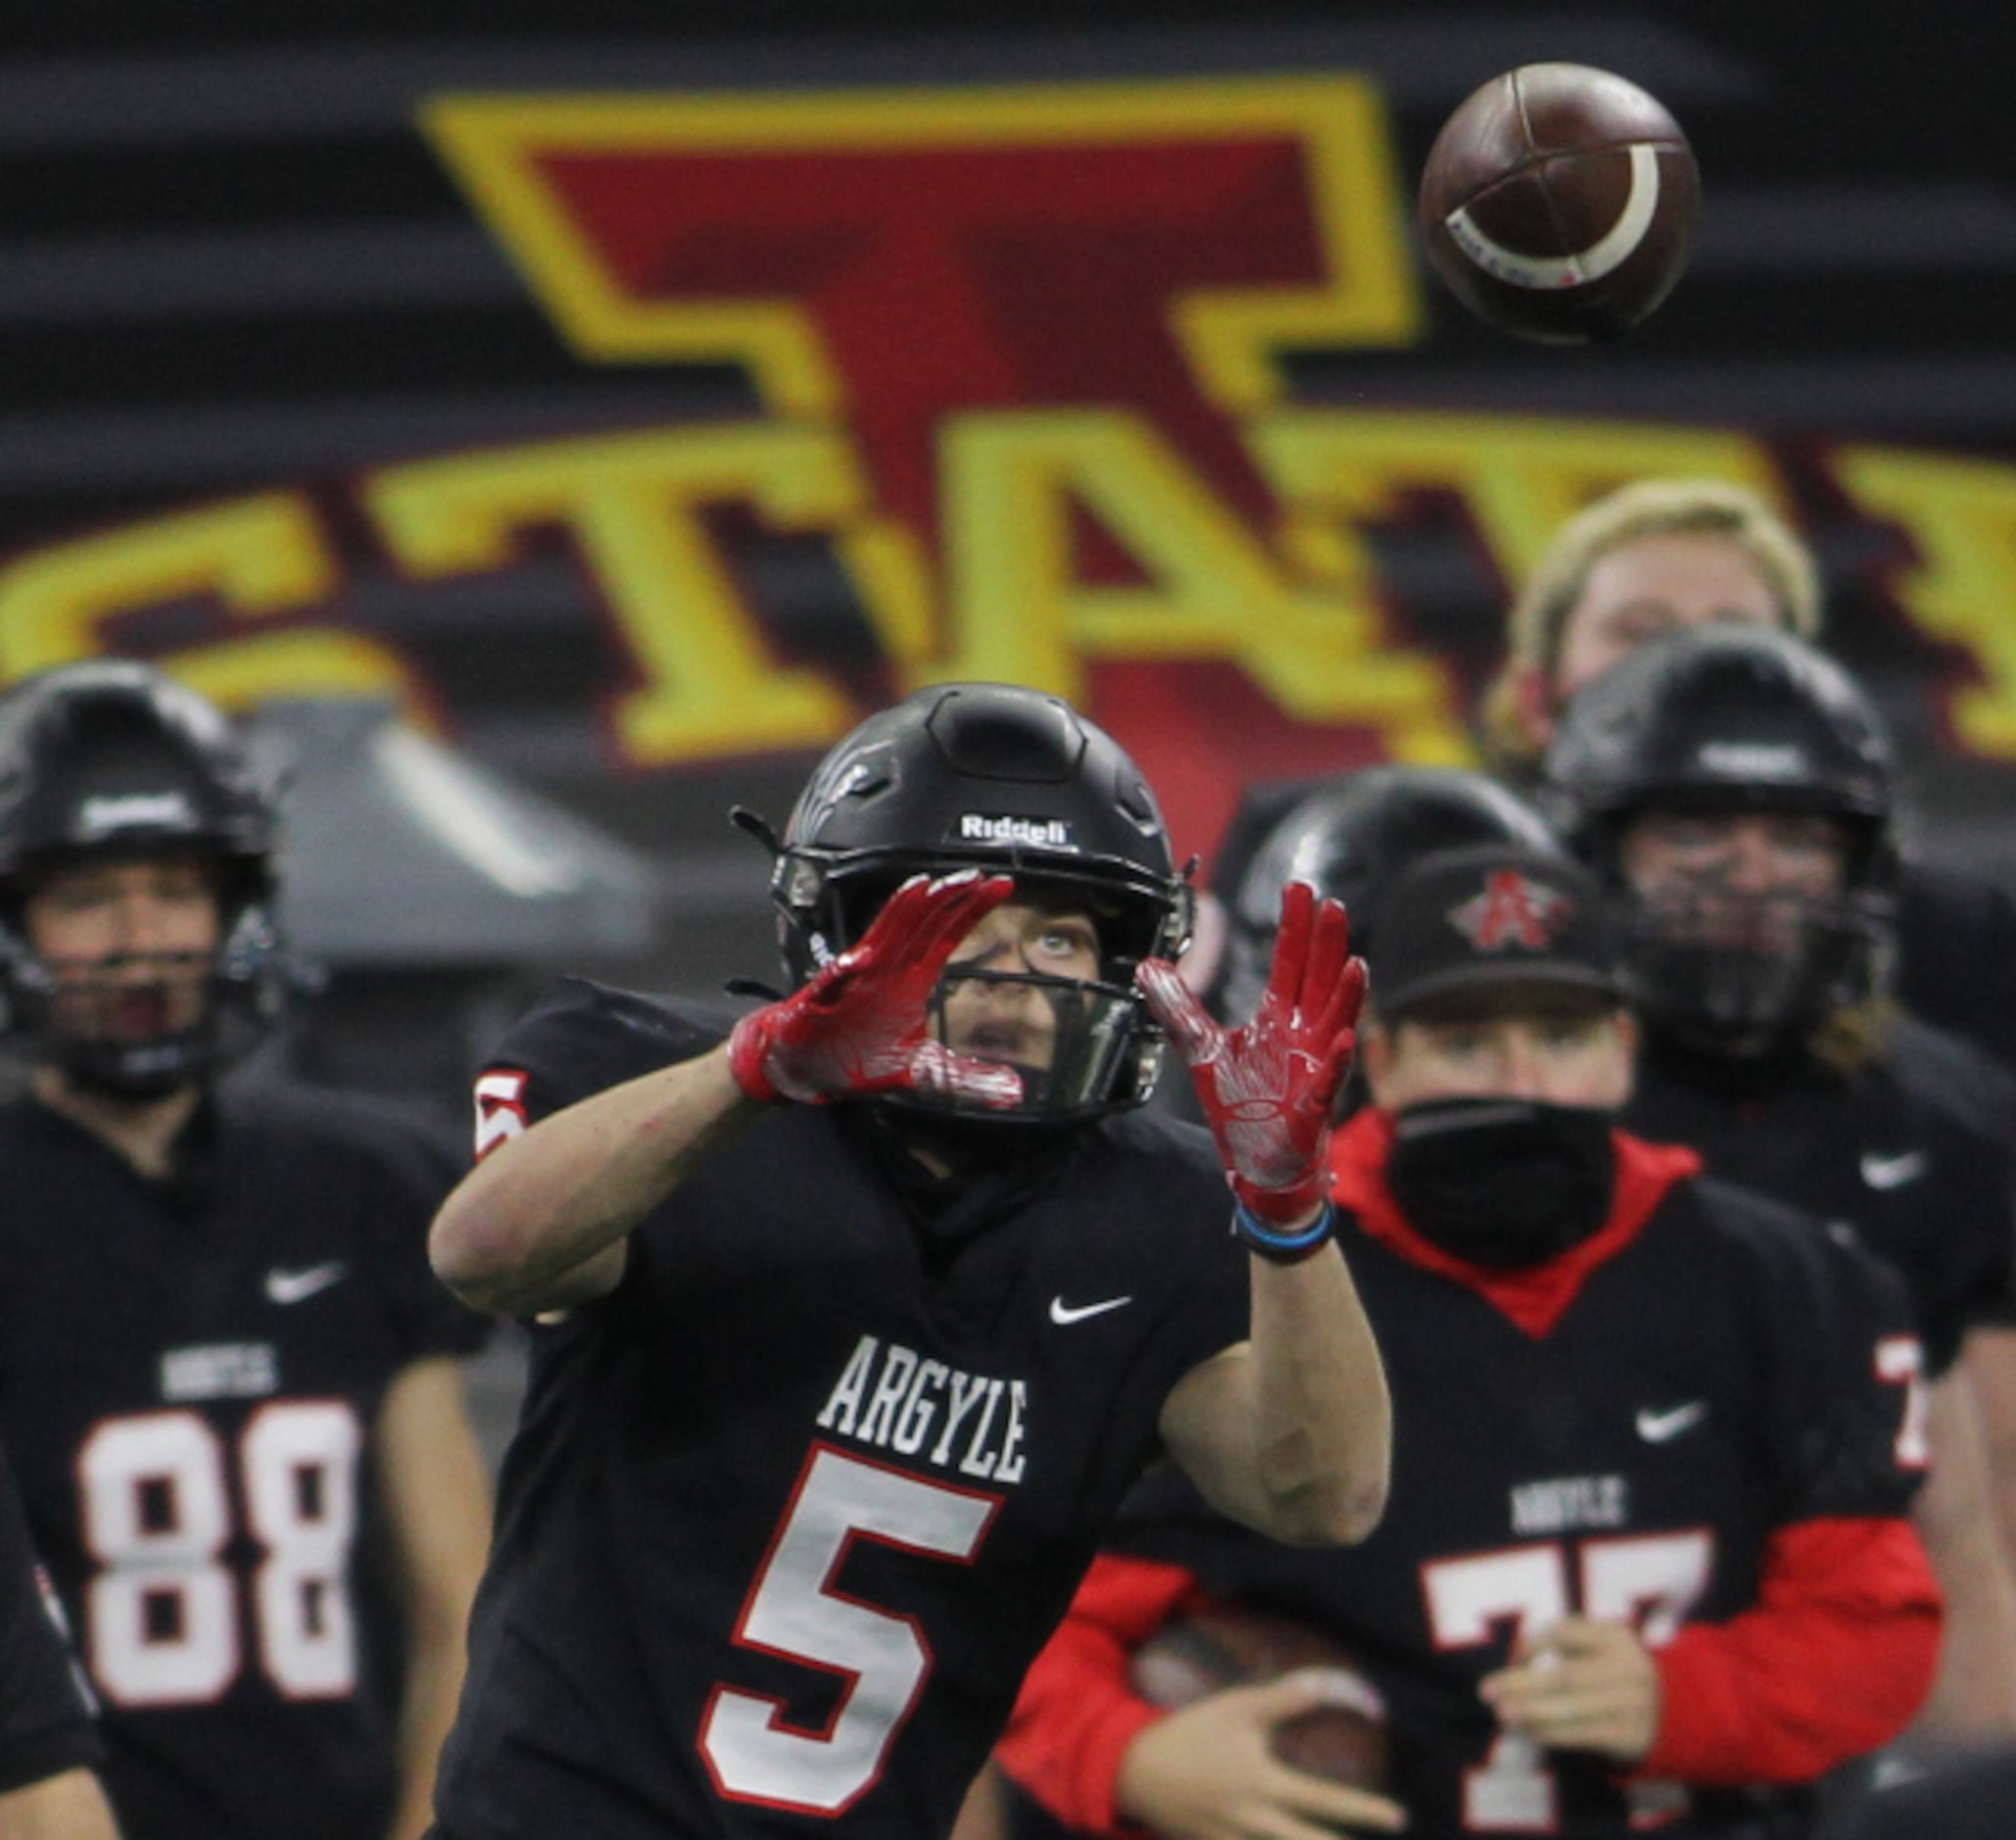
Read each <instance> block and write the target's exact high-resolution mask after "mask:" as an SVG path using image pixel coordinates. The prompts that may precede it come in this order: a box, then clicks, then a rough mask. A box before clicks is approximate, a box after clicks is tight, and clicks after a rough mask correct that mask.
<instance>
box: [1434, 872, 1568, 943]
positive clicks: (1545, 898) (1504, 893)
mask: <svg viewBox="0 0 2016 1840" xmlns="http://www.w3.org/2000/svg"><path fill="white" fill-rule="evenodd" d="M1574 911H1575V903H1574V902H1573V901H1572V900H1570V899H1569V898H1568V897H1567V896H1565V895H1563V894H1562V893H1561V892H1560V890H1559V889H1553V888H1549V887H1548V886H1547V885H1546V884H1545V883H1543V882H1535V881H1533V880H1532V879H1531V878H1530V877H1528V876H1523V875H1521V874H1519V872H1518V871H1517V870H1516V869H1500V870H1498V871H1496V872H1495V873H1494V874H1493V875H1492V876H1491V877H1490V878H1489V879H1488V880H1487V881H1486V882H1485V884H1484V892H1483V893H1482V894H1481V895H1472V896H1470V898H1469V899H1468V900H1466V901H1464V903H1463V904H1462V905H1461V906H1457V907H1452V908H1450V910H1449V924H1450V925H1451V926H1453V927H1454V928H1455V929H1456V930H1457V931H1458V932H1459V933H1461V934H1462V935H1463V936H1464V939H1466V940H1468V941H1469V943H1470V944H1471V945H1472V946H1474V947H1475V948H1476V949H1477V950H1478V951H1480V952H1502V951H1505V950H1506V949H1508V948H1509V947H1517V948H1518V949H1519V950H1521V951H1529V952H1539V951H1545V950H1546V949H1547V948H1548V946H1550V945H1552V944H1554V942H1555V938H1556V936H1557V935H1558V934H1559V933H1560V930H1561V928H1562V927H1563V926H1565V925H1566V924H1567V921H1568V918H1569V916H1570V915H1571V914H1573V912H1574Z"/></svg>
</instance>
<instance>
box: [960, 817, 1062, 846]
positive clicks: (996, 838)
mask: <svg viewBox="0 0 2016 1840" xmlns="http://www.w3.org/2000/svg"><path fill="white" fill-rule="evenodd" d="M959 841H960V842H961V843H962V844H1011V845H1012V844H1029V845H1032V846H1034V847H1037V848H1039V849H1076V848H1077V847H1078V839H1077V838H1076V837H1074V836H1073V835H1072V830H1071V826H1070V825H1069V824H1067V823H1065V821H1064V820H1063V819H1062V818H988V817H983V816H982V815H981V814H980V813H979V812H977V811H969V812H967V813H966V815H965V816H964V817H962V818H961V819H960V820H959Z"/></svg>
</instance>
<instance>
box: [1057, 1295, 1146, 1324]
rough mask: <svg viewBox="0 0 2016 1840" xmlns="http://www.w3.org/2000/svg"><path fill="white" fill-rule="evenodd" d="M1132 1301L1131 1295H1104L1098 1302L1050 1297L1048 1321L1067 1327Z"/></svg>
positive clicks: (1119, 1307)
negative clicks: (1067, 1301)
mask: <svg viewBox="0 0 2016 1840" xmlns="http://www.w3.org/2000/svg"><path fill="white" fill-rule="evenodd" d="M1131 1302H1133V1298H1131V1297H1106V1298H1103V1299H1102V1300H1101V1301H1100V1302H1098V1303H1080V1304H1070V1303H1066V1302H1065V1301H1064V1299H1063V1298H1062V1297H1052V1298H1051V1299H1050V1321H1051V1322H1053V1323H1055V1324H1057V1325H1058V1327H1059V1328H1062V1329H1069V1328H1070V1327H1071V1325H1072V1324H1074V1323H1082V1322H1083V1321H1084V1320H1085V1319H1086V1318H1087V1317H1089V1316H1104V1315H1105V1314H1106V1312H1107V1311H1108V1310H1118V1309H1122V1308H1124V1307H1125V1306H1126V1305H1128V1304H1129V1303H1131Z"/></svg>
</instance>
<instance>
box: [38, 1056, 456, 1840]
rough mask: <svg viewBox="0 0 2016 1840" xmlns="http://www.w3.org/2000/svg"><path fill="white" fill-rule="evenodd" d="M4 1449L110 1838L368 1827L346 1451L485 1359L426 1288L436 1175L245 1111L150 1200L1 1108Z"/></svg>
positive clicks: (419, 1141)
mask: <svg viewBox="0 0 2016 1840" xmlns="http://www.w3.org/2000/svg"><path fill="white" fill-rule="evenodd" d="M0 1176H4V1180H5V1182H6V1186H7V1190H8V1196H9V1205H8V1209H7V1213H6V1218H5V1222H4V1225H0V1429H4V1434H5V1437H6V1439H7V1442H8V1444H9V1446H10V1448H11V1449H12V1450H13V1452H14V1455H15V1462H16V1467H17V1469H18V1471H19V1474H20V1481H21V1489H22V1495H23V1499H24V1506H25V1507H26V1510H27V1514H28V1519H29V1523H30V1527H31V1530H32V1533H33V1536H34V1540H35V1544H36V1547H37V1550H38V1552H39V1553H40V1555H41V1557H42V1560H43V1562H44V1564H45V1565H46V1566H47V1568H48V1569H49V1572H50V1574H51V1575H52V1577H53V1579H54V1580H55V1583H56V1586H57V1589H58V1592H59V1595H60V1596H61V1598H62V1601H63V1604H64V1608H65V1611H66V1615H67V1617H68V1620H69V1623H70V1627H71V1631H72V1639H73V1641H74V1643H75V1645H76V1649H77V1653H78V1658H79V1660H80V1661H81V1663H82V1665H83V1668H84V1671H85V1672H86V1674H87V1676H88V1678H89V1681H90V1684H91V1687H92V1689H93V1691H94V1693H95V1695H96V1697H97V1700H98V1702H99V1706H100V1709H101V1720H102V1724H103V1728H104V1733H105V1738H106V1744H107V1762H106V1767H105V1772H106V1781H107V1786H108V1788H109V1790H110V1791H111V1793H112V1796H113V1799H114V1802H115V1805H116V1807H117V1808H118V1811H119V1813H120V1821H121V1826H122V1829H123V1831H125V1832H126V1833H127V1834H128V1835H129V1836H131V1837H132V1840H147V1836H149V1835H179V1834H186V1833H202V1834H204V1835H206V1836H208V1837H215V1840H230V1837H231V1836H236V1835H239V1834H243V1835H245V1836H248V1840H250V1837H251V1836H267V1835H272V1834H277V1833H285V1834H288V1835H289V1836H290V1840H311V1837H319V1836H324V1835H326V1836H329V1840H336V1836H339V1835H342V1836H351V1835H355V1834H359V1833H368V1832H372V1831H374V1830H378V1829H381V1828H382V1826H383V1824H384V1822H385V1821H386V1820H387V1819H389V1817H390V1810H391V1805H392V1796H393V1792H394V1787H395V1758H394V1750H393V1723H392V1721H393V1718H394V1714H393V1711H392V1707H391V1705H390V1704H389V1702H388V1700H387V1696H386V1692H385V1686H386V1683H387V1675H386V1672H385V1663H386V1659H387V1657H388V1654H390V1653H391V1652H393V1651H392V1649H391V1645H392V1644H393V1643H396V1641H397V1639H398V1638H397V1630H396V1618H395V1613H394V1611H393V1608H392V1603H391V1599H390V1596H389V1593H388V1592H387V1590H386V1589H385V1588H384V1587H383V1584H382V1583H381V1581H380V1580H379V1579H377V1577H376V1576H375V1575H374V1574H373V1572H372V1569H371V1567H370V1566H369V1565H368V1564H367V1563H366V1555H367V1553H368V1551H369V1547H370V1539H371V1535H372V1532H373V1530H374V1526H375V1522H376V1519H377V1515H378V1513H379V1503H378V1499H377V1494H376V1490H375V1487H374V1485H373V1479H372V1469H371V1464H370V1461H369V1455H368V1445H369V1438H370V1428H371V1427H372V1425H373V1423H374V1422H375V1420H376V1416H377V1413H378V1410H379V1408H380V1406H381V1404H382V1402H383V1400H384V1398H385V1395H386V1392H387V1390H388V1388H389V1387H390V1385H391V1384H392V1382H393V1380H395V1379H396V1378H397V1376H398V1375H399V1373H400V1372H401V1371H402V1370H403V1369H404V1368H406V1367H407V1366H408V1364H409V1363H411V1362H413V1361H415V1360H419V1359H423V1358H427V1357H429V1356H434V1355H447V1354H458V1353H463V1352H467V1351H469V1350H471V1349H472V1348H473V1347H475V1346H476V1345H478V1343H479V1342H480V1339H481V1337H482V1335H483V1332H484V1328H483V1324H482V1322H481V1320H480V1319H479V1318H476V1317H474V1316H472V1315H470V1314H469V1313H467V1312H465V1311H463V1310H461V1309H460V1308H459V1306H457V1305H456V1304H454V1303H453V1301H452V1300H451V1299H450V1298H449V1297H448V1296H447V1294H446V1293H445V1292H444V1291H442V1290H441V1288H440V1287H439V1285H438V1284H436V1283H435V1282H434V1280H433V1278H432V1275H431V1273H430V1272H429V1271H428V1269H427V1265H426V1257H425V1236H426V1229H427V1224H428V1222H429V1220H430V1219H431V1217H432V1213H433V1210H434V1208H435V1207H436V1206H437V1205H438V1203H439V1201H440V1198H441V1196H442V1194H443V1193H445V1192H446V1189H447V1186H448V1185H449V1184H450V1182H451V1181H452V1180H453V1176H454V1166H453V1158H452V1156H451V1155H450V1154H449V1153H447V1152H446V1151H444V1149H443V1148H442V1147H441V1146H439V1145H437V1144H436V1143H434V1142H433V1141H432V1140H431V1139H430V1138H426V1137H425V1136H423V1135H421V1134H419V1133H417V1132H416V1131H415V1130H414V1128H413V1127H412V1126H411V1124H410V1123H409V1122H408V1121H407V1120H405V1119H404V1118H403V1117H401V1116H399V1115H397V1114H394V1113H392V1112H390V1111H389V1110H387V1109H383V1108H378V1107H375V1106H365V1105H363V1104H361V1103H360V1102H356V1101H351V1100H349V1099H345V1098H342V1097H340V1096H338V1095H334V1094H327V1093H320V1092H317V1093H313V1094H310V1093H309V1092H307V1091H305V1090H302V1091H293V1092H289V1091H286V1090H284V1089H282V1090H272V1089H266V1090H263V1091H262V1093H261V1094H260V1096H259V1098H258V1100H257V1102H256V1104H253V1103H251V1102H249V1101H227V1102H225V1103H224V1104H222V1105H220V1106H217V1107H213V1108H209V1109H206V1110H205V1111H203V1112H201V1113H199V1115H198V1117H197V1118H196V1119H195V1120H194V1121H193V1122H192V1124H191V1126H190V1127H189V1129H188V1130H187V1131H186V1132H185V1133H184V1135H183V1138H182V1139H181V1141H180V1142H179V1143H178V1145H177V1166H176V1170H175V1173H174V1175H173V1176H172V1177H171V1178H170V1179H169V1180H167V1181H162V1182H152V1181H146V1180H143V1179H142V1178H141V1177H140V1176H139V1175H138V1174H137V1173H136V1172H135V1171H134V1170H133V1169H132V1168H131V1167H130V1166H129V1165H128V1164H127V1163H126V1162H125V1161H124V1159H123V1158H122V1157H120V1155H119V1154H118V1153H117V1152H116V1151H114V1150H113V1149H112V1148H111V1147H110V1146H108V1145H107V1144H105V1143H104V1142H102V1141H101V1140H100V1139H98V1138H96V1137H95V1136H93V1135H92V1134H91V1133H89V1132H87V1131H85V1130H83V1129H82V1128H80V1127H78V1126H76V1125H74V1124H73V1123H72V1122H71V1121H69V1120H67V1119H65V1118H63V1117H61V1116H60V1115H58V1114H57V1113H55V1112H53V1111H50V1110H48V1109H47V1108H45V1107H43V1106H42V1105H40V1104H39V1103H38V1102H36V1101H34V1100H32V1099H23V1100H19V1101H16V1102H15V1103H13V1104H11V1105H9V1106H6V1107H4V1108H0Z"/></svg>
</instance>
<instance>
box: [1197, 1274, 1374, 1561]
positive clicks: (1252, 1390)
mask: <svg viewBox="0 0 2016 1840" xmlns="http://www.w3.org/2000/svg"><path fill="white" fill-rule="evenodd" d="M1163 1431H1164V1435H1165V1437H1166V1439H1167V1441H1168V1443H1169V1446H1170V1450H1171V1452H1172V1454H1173V1455H1175V1457H1176V1461H1177V1462H1178V1463H1180V1464H1181V1465H1182V1466H1183V1468H1184V1470H1185V1471H1186V1472H1188V1474H1189V1476H1190V1477H1191V1479H1192V1480H1193V1481H1194V1482H1196V1484H1197V1486H1198V1487H1199V1488H1200V1489H1201V1490H1202V1491H1203V1492H1204V1494H1205V1496H1206V1498H1207V1499H1208V1500H1210V1501H1211V1503H1212V1504H1213V1506H1215V1507H1217V1508H1218V1509H1219V1510H1220V1511H1221V1512H1223V1513H1224V1514H1227V1515H1229V1516H1231V1517H1232V1518H1233V1519H1234V1520H1237V1521H1240V1522H1243V1523H1244V1524H1245V1525H1248V1526H1251V1527H1253V1528H1255V1529H1256V1530H1258V1531H1259V1532H1262V1533H1266V1534H1268V1535H1270V1536H1271V1537H1272V1538H1274V1539H1278V1540H1282V1541H1285V1542H1287V1543H1289V1544H1292V1545H1298V1546H1328V1545H1344V1544H1350V1543H1352V1542H1354V1541H1357V1540H1362V1539H1364V1538H1365V1537H1366V1535H1367V1534H1368V1533H1369V1532H1370V1531H1371V1530H1372V1528H1373V1527H1374V1526H1376V1525H1378V1522H1379V1517H1380V1515H1381V1514H1383V1513H1384V1511H1385V1505H1386V1491H1387V1487H1388V1483H1389V1480H1390V1475H1391V1465H1392V1451H1393V1415H1392V1403H1391V1400H1390V1398H1389V1396H1388V1394H1387V1390H1386V1375H1385V1369H1384V1367H1383V1365H1382V1363H1381V1361H1380V1359H1379V1349H1378V1343H1377V1341H1376V1340H1375V1339H1374V1338H1373V1335H1372V1330H1371V1325H1370V1324H1369V1323H1368V1321H1367V1320H1366V1315H1365V1310H1364V1308H1363V1306H1362V1305H1361V1304H1360V1302H1359V1297H1358V1288H1357V1286H1356V1284H1354V1283H1353V1282H1352V1278H1351V1273H1350V1269H1349V1267H1348V1266H1347V1265H1346V1264H1345V1261H1344V1257H1343V1255H1342V1253H1340V1252H1339V1251H1338V1249H1337V1248H1336V1246H1335V1245H1325V1246H1323V1247H1321V1248H1320V1250H1319V1251H1317V1252H1315V1253H1314V1254H1312V1255H1311V1256H1310V1257H1308V1258H1306V1259H1303V1260H1301V1261H1299V1262H1298V1263H1296V1264H1293V1265H1280V1264H1275V1263H1273V1262H1272V1261H1270V1260H1266V1259H1261V1258H1255V1259H1254V1260H1253V1333H1252V1337H1251V1339H1250V1340H1248V1341H1245V1342H1242V1343H1240V1344H1239V1345H1238V1346H1237V1347H1235V1348H1230V1349H1227V1350H1226V1351H1225V1352H1224V1354H1222V1355H1220V1356H1219V1357H1218V1358H1217V1359H1216V1360H1213V1361H1210V1362H1207V1363H1206V1364H1205V1365H1204V1366H1203V1367H1200V1368H1198V1369H1196V1370H1195V1371H1193V1372H1192V1373H1190V1374H1189V1375H1187V1376H1185V1378H1184V1379H1183V1380H1182V1381H1181V1382H1180V1383H1179V1384H1178V1385H1177V1386H1176V1390H1175V1391H1174V1392H1173V1393H1172V1394H1171V1395H1170V1400H1169V1404H1168V1405H1167V1406H1166V1407H1165V1408H1164V1411H1163Z"/></svg>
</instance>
